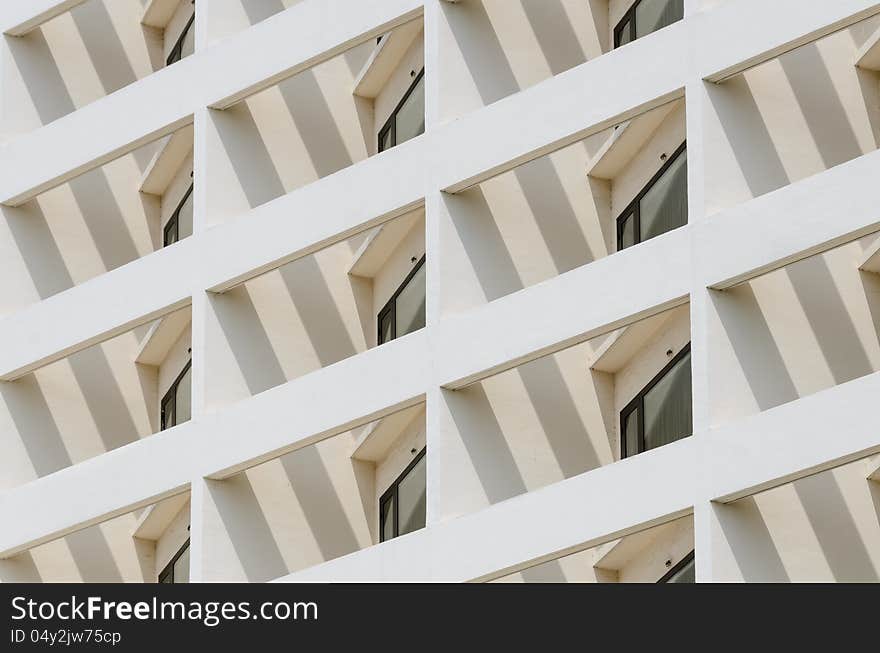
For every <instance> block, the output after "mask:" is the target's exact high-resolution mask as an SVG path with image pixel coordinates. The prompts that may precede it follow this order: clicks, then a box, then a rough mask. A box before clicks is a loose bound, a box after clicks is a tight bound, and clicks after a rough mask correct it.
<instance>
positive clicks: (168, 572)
mask: <svg viewBox="0 0 880 653" xmlns="http://www.w3.org/2000/svg"><path fill="white" fill-rule="evenodd" d="M188 549H189V538H186V542H184V543H183V546H181V547H180V548H179V549H178V550H177V553H175V554H174V557H173V558H171V561H170V562H169V563H168V564H167V565H165V568H164V569H163V570H162V571H160V572H159V578H158V582H159V583H164V582H165V579H166V578H168V577H169V576H170V577H171V583H172V584H173V583H174V563H175V562H177V561H178V560H179V559H180V556H182V555H183V554H184V553H185V552H186V551H187V550H188Z"/></svg>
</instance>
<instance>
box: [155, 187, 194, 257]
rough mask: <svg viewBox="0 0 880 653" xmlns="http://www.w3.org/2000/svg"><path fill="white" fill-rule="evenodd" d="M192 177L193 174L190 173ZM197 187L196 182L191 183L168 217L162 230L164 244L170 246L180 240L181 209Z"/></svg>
mask: <svg viewBox="0 0 880 653" xmlns="http://www.w3.org/2000/svg"><path fill="white" fill-rule="evenodd" d="M190 177H192V174H190ZM194 189H195V184H194V183H191V184H190V185H189V188H188V189H187V190H186V192H185V193H184V194H183V198H182V199H181V200H180V202H178V204H177V208H176V209H174V213H172V214H171V217H170V218H168V222H166V223H165V228H164V229H163V230H162V246H163V247H168V245H173V244H174V243H176V242H178V241H179V240H180V210H181V209H182V208H183V205H184V204H186V201H187V200H188V199H189V196H190V195H192V194H193V190H194ZM172 231H173V232H174V240H173V241H171V242H169V239H168V236H169V235H170V234H171V232H172Z"/></svg>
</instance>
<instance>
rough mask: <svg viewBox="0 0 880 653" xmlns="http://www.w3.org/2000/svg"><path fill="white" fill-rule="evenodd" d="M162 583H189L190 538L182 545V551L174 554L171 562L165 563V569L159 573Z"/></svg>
mask: <svg viewBox="0 0 880 653" xmlns="http://www.w3.org/2000/svg"><path fill="white" fill-rule="evenodd" d="M159 582H160V583H188V582H189V539H187V540H186V542H185V543H184V545H183V546H182V547H180V551H178V552H177V553H175V554H174V557H173V558H171V562H169V563H168V564H167V565H165V569H163V570H162V572H161V573H160V574H159Z"/></svg>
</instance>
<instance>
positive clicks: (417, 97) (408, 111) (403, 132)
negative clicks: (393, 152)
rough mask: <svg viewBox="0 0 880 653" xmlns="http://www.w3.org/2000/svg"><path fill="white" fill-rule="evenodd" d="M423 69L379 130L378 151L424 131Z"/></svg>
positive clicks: (382, 150)
mask: <svg viewBox="0 0 880 653" xmlns="http://www.w3.org/2000/svg"><path fill="white" fill-rule="evenodd" d="M424 78H425V69H424V68H422V71H421V72H420V73H419V74H418V75H416V78H415V81H413V83H412V85H411V86H410V87H409V89H408V90H407V92H406V94H405V95H404V96H403V99H402V100H401V101H400V104H398V105H397V107H396V108H395V109H394V111H392V112H391V117H390V118H388V121H387V122H386V123H385V126H384V127H382V129H381V130H379V151H380V152H384V151H385V150H388V149H390V148H392V147H394V146H395V145H399V144H400V143H403V142H404V141H408V140H409V139H411V138H415V137H416V136H418V135H419V134H423V133H425V85H424V83H423V82H424Z"/></svg>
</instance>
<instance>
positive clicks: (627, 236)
mask: <svg viewBox="0 0 880 653" xmlns="http://www.w3.org/2000/svg"><path fill="white" fill-rule="evenodd" d="M635 224H636V218H635V214H634V213H630V214H629V216H628V217H627V218H626V219H625V221H624V223H623V230H622V231H621V233H620V249H626V248H627V247H632V246H633V245H635V244H636V235H635Z"/></svg>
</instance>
